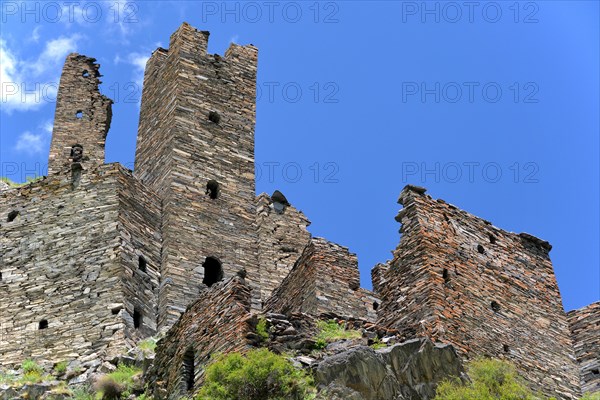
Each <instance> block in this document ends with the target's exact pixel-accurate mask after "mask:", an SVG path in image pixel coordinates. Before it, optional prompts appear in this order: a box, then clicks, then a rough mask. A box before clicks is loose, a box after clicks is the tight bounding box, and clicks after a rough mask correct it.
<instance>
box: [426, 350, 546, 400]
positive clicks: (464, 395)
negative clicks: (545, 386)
mask: <svg viewBox="0 0 600 400" xmlns="http://www.w3.org/2000/svg"><path fill="white" fill-rule="evenodd" d="M467 373H468V375H469V378H471V382H469V383H466V384H463V383H462V382H461V381H460V380H458V379H455V380H453V381H450V380H446V381H443V382H442V383H440V385H439V386H438V388H437V392H436V396H435V399H434V400H496V399H501V400H537V399H540V397H538V396H536V395H535V394H534V393H533V392H532V391H531V390H530V389H528V388H527V387H526V386H525V384H524V383H523V381H522V379H521V377H520V376H519V375H518V374H517V371H516V369H515V367H514V366H513V365H512V364H510V363H507V362H505V361H500V360H492V359H478V360H474V361H472V362H471V363H470V364H469V365H468V368H467Z"/></svg>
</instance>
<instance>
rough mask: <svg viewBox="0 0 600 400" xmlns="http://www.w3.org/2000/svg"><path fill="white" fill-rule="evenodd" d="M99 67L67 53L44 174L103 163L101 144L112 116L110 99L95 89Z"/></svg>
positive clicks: (94, 62)
mask: <svg viewBox="0 0 600 400" xmlns="http://www.w3.org/2000/svg"><path fill="white" fill-rule="evenodd" d="M99 68H100V65H99V64H96V60H95V59H94V58H90V57H86V56H82V55H79V54H77V53H72V54H70V55H69V56H68V57H67V59H66V61H65V65H64V67H63V71H62V75H61V78H60V85H59V89H58V95H57V98H56V111H55V114H54V129H53V131H52V142H51V144H50V155H49V157H48V174H49V175H52V174H55V173H57V172H59V171H63V170H65V169H70V168H71V165H72V163H78V164H79V166H81V167H82V168H84V169H90V168H94V167H97V166H99V165H102V164H104V144H105V141H106V135H107V133H108V129H109V128H110V122H111V117H112V111H111V110H112V100H110V99H109V98H108V97H106V96H104V95H102V94H101V93H100V90H99V89H98V86H99V84H100V83H101V82H100V76H101V75H100V72H99Z"/></svg>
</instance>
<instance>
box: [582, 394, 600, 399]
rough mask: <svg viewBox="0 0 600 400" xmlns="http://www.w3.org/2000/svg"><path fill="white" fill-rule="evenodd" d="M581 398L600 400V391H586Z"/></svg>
mask: <svg viewBox="0 0 600 400" xmlns="http://www.w3.org/2000/svg"><path fill="white" fill-rule="evenodd" d="M581 400H600V392H596V393H586V394H584V395H583V397H582V398H581Z"/></svg>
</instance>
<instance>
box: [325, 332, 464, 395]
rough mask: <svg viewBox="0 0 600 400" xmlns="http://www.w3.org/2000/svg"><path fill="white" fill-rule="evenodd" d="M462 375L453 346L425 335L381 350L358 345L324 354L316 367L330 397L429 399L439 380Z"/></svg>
mask: <svg viewBox="0 0 600 400" xmlns="http://www.w3.org/2000/svg"><path fill="white" fill-rule="evenodd" d="M461 376H463V368H462V364H461V361H460V359H459V358H458V356H457V354H456V352H455V350H454V348H453V347H452V346H451V345H438V344H434V343H432V342H431V341H430V340H428V339H413V340H409V341H407V342H404V343H400V344H397V345H394V346H391V347H387V348H385V349H382V350H374V349H372V348H370V347H366V346H361V347H357V348H354V349H350V350H348V351H345V352H343V353H340V354H336V355H334V356H331V357H328V358H325V359H324V360H323V361H321V362H320V363H319V365H318V367H317V368H316V371H315V380H316V382H317V384H318V385H319V386H320V387H321V388H324V391H325V392H326V393H327V397H326V398H328V399H331V400H335V399H345V400H388V399H389V400H417V399H431V398H433V397H434V396H435V388H436V386H437V384H438V383H439V382H440V381H441V380H443V379H444V378H450V377H461ZM324 398H325V397H324Z"/></svg>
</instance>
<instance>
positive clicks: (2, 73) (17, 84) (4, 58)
mask: <svg viewBox="0 0 600 400" xmlns="http://www.w3.org/2000/svg"><path fill="white" fill-rule="evenodd" d="M79 39H80V37H79V36H78V35H72V36H70V37H59V38H58V39H53V40H49V41H48V42H46V43H45V45H44V49H43V50H42V52H41V53H40V55H39V56H38V57H37V59H34V60H31V59H22V58H20V57H19V56H18V55H17V54H16V52H14V51H13V50H12V49H11V48H10V47H9V46H8V43H7V42H6V41H5V40H3V39H0V104H1V105H2V111H3V112H5V113H7V114H10V113H12V112H13V111H15V110H16V111H27V110H35V109H38V108H40V107H41V106H42V105H44V104H46V103H49V102H54V99H55V98H56V92H57V90H58V82H59V74H57V73H59V72H60V70H61V65H62V63H63V62H64V60H65V57H66V56H67V54H69V53H71V52H73V51H75V50H76V49H77V41H78V40H79Z"/></svg>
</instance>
